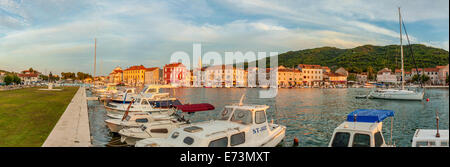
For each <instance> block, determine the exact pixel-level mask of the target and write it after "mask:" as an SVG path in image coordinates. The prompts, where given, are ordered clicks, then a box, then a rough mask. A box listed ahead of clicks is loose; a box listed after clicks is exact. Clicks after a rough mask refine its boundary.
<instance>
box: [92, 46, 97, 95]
mask: <svg viewBox="0 0 450 167" xmlns="http://www.w3.org/2000/svg"><path fill="white" fill-rule="evenodd" d="M94 41H95V45H94V78H92V81H94V87H95V72H96V70H97V69H96V65H97V38H94Z"/></svg>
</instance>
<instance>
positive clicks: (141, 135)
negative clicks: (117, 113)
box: [119, 103, 215, 145]
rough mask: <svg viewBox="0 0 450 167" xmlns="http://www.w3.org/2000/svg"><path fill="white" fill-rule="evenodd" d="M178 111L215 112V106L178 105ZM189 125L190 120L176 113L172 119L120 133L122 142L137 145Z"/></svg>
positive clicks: (163, 136) (146, 124)
mask: <svg viewBox="0 0 450 167" xmlns="http://www.w3.org/2000/svg"><path fill="white" fill-rule="evenodd" d="M176 109H177V110H181V111H182V112H183V113H194V112H199V111H208V110H214V109H215V108H214V106H213V105H211V104H207V103H201V104H186V105H177V106H176ZM187 124H189V121H188V120H185V119H184V116H183V117H181V116H180V115H178V114H177V113H175V114H174V115H173V116H172V118H171V119H168V120H158V121H152V122H148V123H145V124H143V125H142V126H141V127H139V128H125V129H122V130H120V131H119V134H120V136H121V142H126V143H127V144H128V145H135V144H136V141H139V140H142V139H147V138H165V137H167V135H168V134H169V133H171V132H172V130H173V129H175V128H178V127H180V126H183V125H187Z"/></svg>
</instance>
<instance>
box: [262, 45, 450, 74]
mask: <svg viewBox="0 0 450 167" xmlns="http://www.w3.org/2000/svg"><path fill="white" fill-rule="evenodd" d="M412 50H413V53H414V59H415V61H416V63H417V65H418V67H419V68H426V67H435V66H437V65H447V64H448V61H449V53H448V51H446V50H444V49H439V48H434V47H429V46H425V45H421V44H414V45H412ZM403 52H404V54H403V55H404V60H405V70H410V69H411V68H414V64H413V58H412V56H411V54H410V53H411V52H410V48H409V46H403ZM268 63H269V60H267V64H268ZM298 64H318V65H322V66H328V67H330V68H331V69H332V70H335V69H337V68H339V67H344V68H345V69H347V70H348V71H351V72H362V71H366V70H367V68H368V67H370V66H371V67H372V68H373V69H374V70H380V69H382V68H384V67H388V68H390V69H395V68H400V67H401V61H400V45H388V46H373V45H364V46H359V47H356V48H351V49H339V48H335V47H321V48H314V49H305V50H299V51H289V52H286V53H283V54H280V55H279V56H278V65H283V66H285V67H296V66H297V65H298Z"/></svg>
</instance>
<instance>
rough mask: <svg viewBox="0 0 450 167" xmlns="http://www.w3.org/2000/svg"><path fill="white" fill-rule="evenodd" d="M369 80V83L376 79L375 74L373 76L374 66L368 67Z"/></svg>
mask: <svg viewBox="0 0 450 167" xmlns="http://www.w3.org/2000/svg"><path fill="white" fill-rule="evenodd" d="M367 79H368V80H369V81H370V80H373V79H375V78H374V74H373V67H372V66H368V67H367Z"/></svg>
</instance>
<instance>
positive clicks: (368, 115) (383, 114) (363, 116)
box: [347, 109, 394, 123]
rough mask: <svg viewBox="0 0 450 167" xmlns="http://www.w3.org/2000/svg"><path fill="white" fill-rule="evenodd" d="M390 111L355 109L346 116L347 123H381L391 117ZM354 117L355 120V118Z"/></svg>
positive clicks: (391, 112)
mask: <svg viewBox="0 0 450 167" xmlns="http://www.w3.org/2000/svg"><path fill="white" fill-rule="evenodd" d="M393 116H394V111H392V110H376V109H357V110H355V111H353V112H351V113H349V114H348V115H347V121H348V122H371V123H375V122H381V121H383V120H384V119H386V118H387V117H393ZM355 117H356V118H355Z"/></svg>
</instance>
